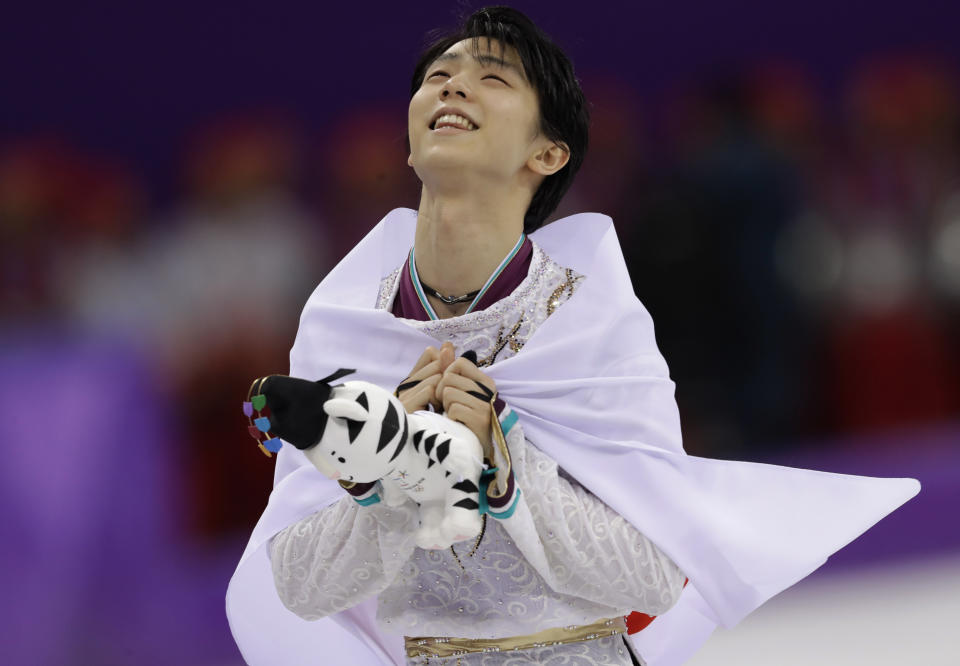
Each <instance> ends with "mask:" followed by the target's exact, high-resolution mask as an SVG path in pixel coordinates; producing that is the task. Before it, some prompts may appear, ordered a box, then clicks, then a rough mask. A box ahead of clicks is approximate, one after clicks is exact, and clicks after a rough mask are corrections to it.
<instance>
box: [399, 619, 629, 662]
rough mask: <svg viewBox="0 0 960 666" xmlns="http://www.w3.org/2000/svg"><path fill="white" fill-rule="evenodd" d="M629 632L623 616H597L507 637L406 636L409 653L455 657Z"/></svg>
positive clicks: (413, 654) (543, 645)
mask: <svg viewBox="0 0 960 666" xmlns="http://www.w3.org/2000/svg"><path fill="white" fill-rule="evenodd" d="M626 632H627V622H626V620H625V619H624V618H622V617H615V618H611V619H609V620H597V621H596V622H594V623H593V624H583V625H579V626H576V625H575V626H570V627H556V628H554V629H545V630H544V631H540V632H537V633H535V634H527V635H526V636H507V637H506V638H447V637H435V638H424V637H410V636H404V637H403V638H404V646H405V648H406V650H407V656H408V657H411V658H413V657H454V656H459V655H464V654H469V653H472V652H506V651H508V650H529V649H531V648H539V647H547V646H548V645H562V644H565V643H580V642H583V641H592V640H593V639H595V638H601V637H603V636H614V635H616V634H624V633H626Z"/></svg>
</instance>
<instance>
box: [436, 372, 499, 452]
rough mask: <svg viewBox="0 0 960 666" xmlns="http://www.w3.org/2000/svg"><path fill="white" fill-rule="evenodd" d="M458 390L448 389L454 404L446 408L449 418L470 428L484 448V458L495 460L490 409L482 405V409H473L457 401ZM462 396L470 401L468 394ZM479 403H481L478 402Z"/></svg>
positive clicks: (448, 404) (449, 403)
mask: <svg viewBox="0 0 960 666" xmlns="http://www.w3.org/2000/svg"><path fill="white" fill-rule="evenodd" d="M455 391H456V389H450V388H448V389H447V391H446V393H447V394H450V396H451V399H452V400H453V401H452V402H448V403H447V406H446V413H447V416H448V417H449V418H450V419H452V420H454V421H457V422H459V423H462V424H463V425H465V426H466V427H468V428H470V430H471V431H472V432H473V434H474V435H476V437H477V439H478V440H480V444H481V446H482V447H483V452H484V456H485V457H487V458H489V459H491V460H492V459H493V444H492V443H491V441H490V407H489V406H488V405H482V406H481V407H471V406H469V405H466V404H464V403H463V402H459V401H457V400H456V399H455V398H454V397H453V396H454V395H455V394H454V392H455ZM461 396H463V397H466V398H467V399H470V398H469V396H466V394H461ZM476 402H479V401H476Z"/></svg>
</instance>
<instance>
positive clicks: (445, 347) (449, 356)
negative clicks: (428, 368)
mask: <svg viewBox="0 0 960 666" xmlns="http://www.w3.org/2000/svg"><path fill="white" fill-rule="evenodd" d="M455 358H456V352H455V351H454V349H453V343H452V342H450V341H447V342H444V343H443V344H442V345H441V346H440V366H441V368H442V370H441V372H442V371H443V370H446V369H447V367H449V365H450V364H451V363H453V361H454V359H455Z"/></svg>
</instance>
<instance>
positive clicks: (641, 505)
mask: <svg viewBox="0 0 960 666" xmlns="http://www.w3.org/2000/svg"><path fill="white" fill-rule="evenodd" d="M415 223H416V214H415V212H414V211H409V210H406V209H397V210H395V211H392V212H391V213H390V214H389V215H388V216H387V217H386V218H384V220H383V221H381V223H380V225H378V226H377V227H376V228H375V229H374V230H373V231H372V232H371V233H370V234H369V235H368V237H367V238H366V239H365V240H364V241H363V242H362V243H361V244H360V245H358V246H357V248H355V249H354V250H353V251H352V252H351V254H350V255H348V256H347V258H345V259H344V260H343V262H341V263H340V265H338V266H337V268H335V269H334V270H333V271H332V272H331V274H330V275H329V276H328V277H327V279H325V280H324V281H323V282H322V283H321V285H320V286H319V287H318V288H317V290H316V291H315V292H314V294H313V295H312V296H311V298H310V301H309V302H308V303H307V306H306V308H305V309H304V313H303V316H302V318H301V326H300V331H299V333H298V335H297V340H296V343H295V344H294V347H293V350H292V351H291V371H290V374H291V375H293V376H298V377H303V378H306V379H318V378H320V377H323V376H325V375H327V374H329V373H330V372H332V371H333V370H335V369H336V368H338V367H353V368H357V369H358V370H359V372H358V378H361V379H365V380H367V381H371V382H374V383H377V384H379V385H381V386H387V387H390V386H396V385H397V384H399V383H400V381H401V380H402V379H403V378H404V377H405V374H406V373H407V372H408V371H409V369H410V366H411V365H412V363H413V362H414V361H415V360H416V359H417V358H418V357H419V355H420V353H421V352H422V350H423V348H424V347H425V346H427V345H436V344H437V340H444V339H450V340H451V341H452V342H454V345H455V346H456V347H457V351H458V352H459V353H462V352H463V351H465V350H467V349H474V350H475V351H477V353H478V357H479V358H480V359H481V361H482V360H483V359H485V358H488V359H489V358H491V355H493V356H495V362H493V364H492V365H489V367H484V371H485V372H487V373H488V374H490V376H491V377H493V379H494V380H495V381H496V383H497V387H498V389H499V392H500V395H501V396H502V397H503V398H504V400H505V401H506V403H507V405H509V406H510V409H507V410H504V412H502V413H501V415H500V417H501V427H502V428H503V430H504V432H505V435H506V439H507V444H508V449H509V459H505V458H506V455H505V453H500V455H499V456H498V460H497V461H496V463H497V465H498V468H499V469H500V470H501V471H502V470H504V469H509V468H510V467H511V466H512V470H513V474H514V476H515V481H516V488H517V490H516V497H515V498H514V499H513V501H512V502H511V504H510V507H509V511H507V510H501V511H499V512H498V513H499V517H497V513H491V515H492V516H493V519H489V520H488V521H487V522H488V526H487V533H486V535H485V536H484V539H483V540H482V542H481V544H480V547H479V548H478V549H477V551H476V553H475V554H474V555H473V556H472V557H469V558H468V557H466V551H468V550H469V545H470V544H469V543H466V544H458V546H457V551H458V553H460V555H461V556H460V558H459V560H460V562H462V567H461V565H460V564H458V563H457V561H456V559H455V558H454V557H453V555H452V554H451V553H450V552H449V551H423V550H419V549H415V548H414V547H413V545H412V535H413V531H414V528H415V527H416V525H415V520H416V519H415V511H414V507H413V506H412V504H408V505H405V506H401V507H398V508H394V509H391V508H389V507H386V506H385V505H383V504H372V505H369V506H360V505H359V504H358V503H357V501H356V500H355V499H354V498H351V497H350V496H347V495H344V493H343V491H342V489H341V488H340V487H339V486H338V485H337V484H335V483H334V482H332V481H330V480H328V479H326V478H325V477H323V476H322V475H320V474H319V472H317V470H316V469H315V468H314V467H313V466H312V465H310V463H309V462H307V461H306V459H305V457H304V456H303V454H302V452H300V451H298V450H296V449H295V448H293V447H292V446H286V447H283V450H282V451H281V453H280V456H279V458H278V461H277V469H276V483H275V488H274V491H273V493H272V494H271V497H270V501H269V504H268V506H267V508H266V510H265V511H264V514H263V516H262V517H261V520H260V522H259V523H258V525H257V527H256V528H255V530H254V533H253V536H252V537H251V540H250V543H249V545H248V547H247V549H246V551H245V553H244V555H243V558H242V559H241V561H240V564H239V566H238V568H237V571H236V573H235V575H234V577H233V579H232V580H231V584H230V588H229V590H228V593H227V612H228V617H229V619H230V624H231V628H232V630H233V632H234V636H235V638H236V640H237V643H238V645H239V646H240V649H241V651H242V652H243V654H244V657H245V658H246V659H247V660H248V662H249V663H251V664H261V663H262V664H299V663H314V662H315V661H316V660H321V661H322V663H351V664H365V663H370V664H374V663H394V664H403V663H405V661H406V657H405V655H404V652H403V642H402V639H401V638H400V636H399V635H396V634H407V635H447V636H461V637H464V638H470V637H493V636H498V637H499V636H511V635H517V634H526V633H533V632H536V631H539V630H542V629H546V628H549V627H554V626H562V625H568V624H586V623H590V622H593V621H595V620H597V619H599V618H603V617H612V616H615V615H618V614H619V615H623V614H626V613H629V612H630V611H634V610H639V611H641V612H645V613H649V614H656V615H660V614H661V613H662V615H660V617H658V618H657V619H656V620H654V621H653V623H652V624H650V625H649V626H648V627H647V628H646V629H644V630H643V631H641V632H639V633H637V634H634V635H633V636H632V637H631V638H632V640H633V643H634V645H635V646H636V647H637V649H638V652H639V653H640V655H641V656H642V657H643V658H644V659H645V660H646V662H647V663H648V664H650V666H669V665H672V664H679V663H681V662H682V661H683V660H685V659H686V657H687V656H689V655H690V654H692V652H693V651H695V650H696V649H697V648H698V647H699V646H700V645H701V644H702V642H703V641H704V640H705V639H706V637H707V636H708V635H709V633H710V632H711V631H712V630H713V628H714V627H715V626H716V625H717V624H723V625H725V626H732V625H734V624H736V623H737V622H738V621H739V620H740V619H742V617H743V616H745V615H746V614H747V613H749V612H750V611H752V610H753V609H755V608H756V607H757V606H759V605H760V604H762V603H763V602H764V601H766V600H767V599H768V598H770V597H771V596H773V595H774V594H776V593H778V592H780V591H781V590H783V589H785V588H786V587H788V586H790V585H792V584H794V583H795V582H797V581H798V580H800V579H801V578H803V577H804V576H806V575H807V574H809V573H810V572H811V571H813V570H814V569H816V568H817V567H818V566H820V565H821V564H823V562H824V561H825V560H826V557H827V556H828V555H830V554H831V553H832V552H834V551H836V550H838V549H839V548H841V547H843V546H844V545H846V544H847V543H849V542H850V541H851V540H852V539H854V538H856V537H857V536H858V535H859V534H860V533H862V532H863V531H864V530H866V529H867V528H869V527H870V526H871V525H872V524H873V523H875V522H876V521H877V520H879V519H880V518H882V517H883V516H885V515H886V514H887V513H889V512H890V511H892V510H894V509H895V508H896V507H898V506H900V504H902V503H903V502H905V501H906V500H907V499H909V498H910V497H912V496H913V495H915V494H916V492H917V491H918V490H919V484H918V483H917V482H916V481H915V480H912V479H872V478H866V477H855V476H848V475H837V474H828V473H823V472H813V471H808V470H797V469H792V468H786V467H778V466H772V465H758V464H751V463H742V462H733V461H718V460H709V459H703V458H696V457H693V456H688V455H686V454H685V453H684V452H683V449H682V446H681V440H680V427H679V418H678V415H677V410H676V403H675V401H674V397H673V383H672V382H671V381H670V379H669V376H668V373H667V368H666V364H665V363H664V361H663V359H662V357H661V356H660V354H659V352H658V351H657V349H656V344H655V341H654V337H653V326H652V322H651V321H650V318H649V315H648V314H647V312H646V311H645V310H644V308H643V306H642V305H641V304H640V303H639V302H638V301H637V300H636V298H635V297H634V295H633V291H632V287H631V285H630V281H629V278H628V276H627V274H626V269H625V266H624V264H623V258H622V255H621V253H620V249H619V245H618V244H617V241H616V236H615V233H614V231H613V227H612V224H611V223H610V221H609V218H606V217H605V216H601V215H596V214H582V215H575V216H572V217H569V218H565V219H563V220H559V221H557V222H554V223H552V224H550V225H548V226H547V227H545V228H543V229H541V230H539V231H537V232H535V233H534V234H532V235H531V239H532V240H533V241H534V242H535V243H536V245H535V253H534V257H533V260H532V262H531V268H530V272H529V274H528V277H527V279H525V280H524V282H523V283H522V284H521V285H520V287H518V288H517V289H516V290H515V292H514V293H513V294H511V295H510V297H508V298H505V299H503V300H501V301H500V302H498V303H496V304H494V305H493V306H491V307H489V308H487V309H486V310H483V311H480V312H474V313H470V314H468V315H464V316H462V317H457V318H453V319H448V320H441V321H433V322H412V321H410V320H397V319H395V318H394V317H393V316H392V315H391V314H390V313H388V312H385V311H384V310H383V308H385V307H388V306H389V303H390V301H391V298H392V290H393V289H395V285H396V282H397V276H396V273H393V274H391V271H394V269H396V267H397V266H399V265H400V264H401V263H402V262H403V259H404V255H405V254H406V251H407V249H408V248H409V247H410V246H411V244H412V240H413V231H414V227H415ZM385 275H387V276H388V277H387V278H386V279H385V280H384V279H383V276H385ZM374 305H376V306H377V307H376V308H375V307H374ZM517 324H519V325H517ZM517 352H519V353H517ZM558 463H559V465H560V469H559V470H558V469H557V464H558ZM501 478H502V477H500V476H498V483H499V482H500V480H501ZM598 498H599V499H598ZM324 507H327V508H326V509H324ZM828 512H829V515H830V516H831V517H832V520H831V521H829V522H828V523H824V521H823V520H822V516H823V515H827V514H828ZM278 534H279V536H276V538H275V539H273V540H272V548H271V539H272V538H273V537H274V536H275V535H278ZM654 544H656V545H654ZM271 550H272V553H268V551H271ZM461 551H462V552H461ZM270 554H272V557H273V562H272V565H271V561H270V557H269V556H270ZM485 558H486V559H485ZM274 575H276V579H274ZM685 576H688V577H689V579H690V582H689V584H688V585H687V586H686V588H683V587H682V586H683V581H684V578H685ZM681 590H682V593H681ZM278 592H279V594H278ZM375 595H379V597H377V596H375ZM678 596H679V602H678V603H677V604H676V606H674V607H673V608H672V609H671V606H673V605H674V601H675V600H676V599H677V597H678ZM281 597H282V598H283V603H285V604H286V605H287V606H288V607H290V608H291V609H294V610H295V611H296V613H297V615H302V616H304V617H322V616H326V615H330V616H331V617H332V618H333V619H334V620H335V621H337V622H338V623H339V624H340V625H341V626H343V627H345V628H347V629H348V630H349V631H350V632H351V633H352V634H353V635H354V636H356V637H357V638H359V639H360V641H361V643H362V644H363V645H365V646H366V648H368V650H365V649H364V647H362V645H361V643H357V642H356V641H354V642H349V641H347V640H344V639H343V638H342V637H340V636H338V632H337V630H336V628H335V627H333V626H332V625H331V624H330V622H329V620H321V621H319V622H315V623H311V622H307V621H305V620H304V619H301V618H300V617H298V616H297V615H295V614H294V613H292V612H290V611H289V610H287V609H286V608H284V606H283V603H281ZM358 601H360V603H357V602H358ZM378 606H379V607H378ZM668 609H669V610H668ZM665 611H666V612H665ZM388 632H396V634H392V633H388ZM583 646H586V647H583ZM568 647H569V646H561V648H563V649H566V648H568ZM623 647H624V644H623V643H622V641H621V639H620V638H619V637H617V638H616V640H614V639H613V637H611V638H610V639H609V640H593V641H588V642H585V643H581V644H578V647H577V650H581V652H580V653H578V655H579V656H580V657H582V661H581V662H577V663H584V664H593V663H610V664H629V663H630V659H629V656H625V655H623V650H622V648H623ZM544 649H550V648H544ZM546 656H548V655H547V654H544V655H543V657H546ZM468 657H469V658H470V659H471V660H469V661H468V660H467V658H468ZM434 659H435V658H434ZM462 659H463V662H462V663H464V664H480V663H483V664H488V663H489V664H495V663H496V664H499V663H503V662H502V661H497V660H495V659H496V657H495V656H492V655H486V654H475V655H467V656H466V657H464V658H462Z"/></svg>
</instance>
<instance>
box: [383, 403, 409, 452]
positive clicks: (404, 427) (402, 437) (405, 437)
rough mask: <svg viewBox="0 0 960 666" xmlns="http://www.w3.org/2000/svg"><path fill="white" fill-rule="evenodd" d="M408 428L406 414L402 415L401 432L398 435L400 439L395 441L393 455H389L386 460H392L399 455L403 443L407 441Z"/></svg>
mask: <svg viewBox="0 0 960 666" xmlns="http://www.w3.org/2000/svg"><path fill="white" fill-rule="evenodd" d="M409 428H410V420H409V419H408V418H407V416H406V414H404V415H403V434H402V435H401V436H400V441H399V442H397V450H396V451H394V452H393V455H392V456H390V460H389V461H387V462H393V461H394V459H395V458H396V457H397V456H399V455H400V452H401V451H403V447H404V445H405V444H406V443H407V433H408V432H409Z"/></svg>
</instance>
